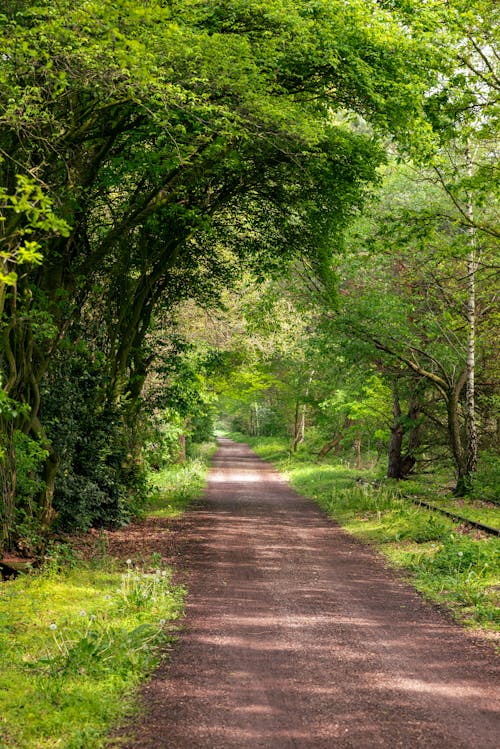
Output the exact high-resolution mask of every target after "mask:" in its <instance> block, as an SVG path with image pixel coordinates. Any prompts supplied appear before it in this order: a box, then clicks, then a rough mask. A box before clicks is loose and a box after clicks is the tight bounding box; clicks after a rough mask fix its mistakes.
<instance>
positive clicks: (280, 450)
mask: <svg viewBox="0 0 500 749" xmlns="http://www.w3.org/2000/svg"><path fill="white" fill-rule="evenodd" d="M248 442H249V444H251V446H252V449H253V450H255V451H256V453H257V454H258V455H260V456H261V457H262V458H263V459H265V460H266V461H270V462H271V463H272V464H273V465H275V466H276V467H277V468H278V470H280V471H281V472H283V474H284V475H285V476H286V477H287V480H288V481H289V482H290V485H291V486H293V488H295V489H296V490H297V491H298V492H300V493H301V494H303V495H305V496H307V497H310V498H311V499H314V500H315V501H316V502H317V503H318V504H319V506H320V507H321V508H322V509H323V510H324V511H325V512H326V513H327V514H328V515H329V517H331V518H332V519H333V520H335V521H336V522H338V523H340V525H341V526H342V527H343V528H345V530H347V531H348V532H349V533H352V534H354V536H356V538H359V539H360V540H362V541H364V542H367V543H369V544H371V545H372V546H374V547H375V548H376V549H377V550H378V551H380V552H381V553H382V554H383V555H384V556H385V557H386V558H387V559H388V560H389V562H390V564H391V565H393V566H394V567H396V568H398V569H399V570H401V571H402V572H403V573H404V574H406V576H407V579H408V580H409V582H410V583H411V584H412V585H414V586H415V587H416V588H417V590H419V591H420V592H421V593H422V594H423V595H425V596H426V597H427V598H429V599H430V600H431V601H433V602H435V603H437V604H439V605H441V606H443V607H445V608H446V609H447V610H448V611H449V612H450V613H452V615H453V616H454V617H455V619H456V620H457V621H459V622H460V623H462V624H463V625H464V626H466V627H468V628H473V629H474V631H475V632H476V634H478V635H479V634H480V635H481V636H483V637H485V638H487V639H489V640H491V641H493V642H496V643H500V540H499V538H498V537H495V536H492V535H489V534H488V533H485V532H483V531H480V530H478V529H476V528H474V527H471V526H469V525H467V524H466V523H461V522H453V520H451V519H450V518H448V517H446V516H444V515H442V514H441V513H439V512H431V511H429V510H428V509H426V508H425V507H419V506H417V505H415V504H414V503H413V502H412V501H411V498H409V497H408V496H406V495H408V494H416V493H417V492H420V496H422V498H423V499H425V500H426V501H428V502H431V503H432V504H435V505H437V506H440V507H443V508H447V509H448V510H450V511H453V512H456V513H458V514H459V515H461V516H462V517H466V518H470V519H471V520H479V521H482V522H483V523H485V524H487V525H491V526H493V527H496V528H500V506H498V505H496V504H494V503H493V502H491V501H490V502H481V501H478V500H468V501H467V500H464V499H461V500H457V499H454V498H453V497H451V496H446V497H444V496H443V495H442V493H438V492H436V490H435V489H432V488H430V489H429V488H428V489H426V492H425V494H423V493H422V485H421V484H419V483H418V482H417V481H412V482H404V483H402V484H401V483H399V484H397V483H395V482H392V483H391V482H380V481H376V480H375V478H374V474H373V472H372V473H370V472H369V471H359V470H353V469H349V468H348V467H347V466H346V465H345V464H343V463H341V462H340V461H332V462H327V463H318V462H317V460H314V458H313V456H312V455H309V454H308V453H307V452H306V451H304V452H299V453H298V454H295V455H291V454H290V452H289V450H288V449H287V448H288V445H287V444H286V442H285V440H279V439H276V438H251V439H250V440H248Z"/></svg>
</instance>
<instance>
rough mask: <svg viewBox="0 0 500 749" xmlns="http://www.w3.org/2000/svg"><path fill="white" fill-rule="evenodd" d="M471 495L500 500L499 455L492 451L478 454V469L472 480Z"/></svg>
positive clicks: (478, 497)
mask: <svg viewBox="0 0 500 749" xmlns="http://www.w3.org/2000/svg"><path fill="white" fill-rule="evenodd" d="M471 496H472V497H475V498H477V499H487V500H492V501H497V502H498V501H500V456H499V455H497V454H496V453H493V452H484V453H482V454H481V455H480V458H479V465H478V471H477V473H476V475H475V476H474V478H473V480H472V492H471Z"/></svg>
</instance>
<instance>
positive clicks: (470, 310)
mask: <svg viewBox="0 0 500 749" xmlns="http://www.w3.org/2000/svg"><path fill="white" fill-rule="evenodd" d="M466 158H467V174H468V176H469V177H471V176H472V161H471V156H470V150H469V145H468V144H467V151H466ZM467 216H468V219H469V221H470V227H469V238H470V252H469V256H468V258H467V323H468V326H469V331H468V341H467V384H466V397H465V430H466V447H465V450H466V456H465V477H464V482H463V483H464V484H465V483H467V484H468V485H469V488H470V483H471V479H472V475H473V474H474V473H475V472H476V470H477V429H476V414H475V383H474V378H475V363H476V361H475V360H476V350H475V349H476V272H477V259H476V246H475V245H476V237H475V230H474V208H473V203H472V197H471V195H470V194H469V195H468V196H467Z"/></svg>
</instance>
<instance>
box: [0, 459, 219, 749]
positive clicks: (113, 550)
mask: <svg viewBox="0 0 500 749" xmlns="http://www.w3.org/2000/svg"><path fill="white" fill-rule="evenodd" d="M206 457H207V459H208V455H207V456H206ZM205 475H206V460H199V459H198V460H190V461H188V462H187V463H186V464H185V465H183V466H178V467H174V469H172V470H170V471H164V472H163V473H162V474H158V475H157V476H156V481H157V484H158V491H157V493H156V497H155V499H154V501H153V502H152V503H151V506H150V508H149V510H150V512H151V514H148V516H147V517H145V518H144V519H142V520H139V521H136V522H133V523H132V524H130V525H128V526H126V527H124V528H120V529H117V530H115V531H104V530H100V531H97V530H91V531H90V532H89V533H86V534H82V535H80V536H68V537H67V538H66V541H65V542H64V543H60V542H59V543H57V544H53V545H52V546H51V547H50V548H49V549H48V551H47V554H46V560H45V564H44V565H43V568H42V569H41V570H37V571H32V572H31V573H30V574H21V575H19V576H18V577H17V578H16V579H13V580H9V581H7V582H4V583H0V702H1V704H2V710H1V713H0V749H53V748H55V747H62V748H63V749H98V748H100V747H103V746H104V745H105V744H106V742H107V738H106V737H107V735H108V733H109V730H110V728H111V726H113V725H114V724H116V723H117V722H119V721H121V720H123V717H124V716H125V715H127V714H130V712H133V711H134V710H136V709H137V691H136V690H137V686H138V684H139V683H140V682H141V681H142V680H143V679H144V678H145V677H147V676H148V675H150V674H151V672H152V671H153V670H154V668H155V667H156V666H157V665H158V664H159V662H160V660H161V659H162V658H165V657H167V655H168V653H169V651H170V649H171V646H172V644H173V642H174V641H175V639H176V637H177V634H178V628H179V620H180V619H181V618H182V616H183V613H184V599H185V589H184V587H183V586H182V584H180V583H179V581H177V580H175V579H174V577H173V571H174V569H175V567H176V563H177V561H178V558H177V554H178V549H179V544H180V540H181V537H182V534H183V533H188V526H187V525H186V524H185V523H184V522H182V523H181V522H179V520H178V519H176V518H178V517H179V516H180V515H181V514H182V512H183V510H184V509H185V508H186V506H187V505H188V504H189V502H191V501H192V499H193V498H194V497H197V496H199V495H200V493H201V491H202V488H203V486H204V483H205Z"/></svg>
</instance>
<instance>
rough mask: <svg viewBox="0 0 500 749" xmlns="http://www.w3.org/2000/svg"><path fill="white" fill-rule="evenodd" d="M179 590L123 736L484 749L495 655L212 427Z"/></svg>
mask: <svg viewBox="0 0 500 749" xmlns="http://www.w3.org/2000/svg"><path fill="white" fill-rule="evenodd" d="M189 519H190V523H191V529H190V538H189V540H188V543H187V545H186V547H185V549H184V553H183V556H184V558H185V559H188V560H189V561H188V567H189V588H190V594H189V598H188V606H187V620H186V627H185V628H184V629H183V632H182V634H181V636H180V639H179V642H178V644H177V646H176V648H175V657H174V658H173V659H172V663H171V664H170V665H169V666H168V667H167V666H165V665H164V666H162V667H160V669H159V670H158V671H157V672H156V673H155V676H154V678H153V679H152V680H151V681H150V682H148V684H147V685H145V686H144V688H143V689H142V705H143V714H142V721H141V723H140V724H139V723H138V722H137V721H134V722H133V723H132V722H130V723H128V724H127V725H125V726H124V727H123V728H122V730H121V731H120V732H119V733H118V734H117V735H116V737H115V738H116V743H117V744H118V745H120V746H121V747H127V748H128V749H160V748H161V749H167V748H168V749H258V748H261V749H270V747H272V748H273V749H292V747H294V748H295V749H297V748H298V747H300V749H323V748H324V749H331V747H332V746H335V747H336V749H359V748H360V747H367V749H368V748H370V749H373V748H374V747H380V748H382V747H384V749H385V748H386V747H391V748H393V747H394V748H395V747H405V748H406V747H409V746H411V747H418V748H422V749H476V748H477V749H490V748H491V749H493V747H495V749H496V746H497V739H498V731H499V728H500V725H499V712H498V707H499V704H498V697H499V694H498V677H499V671H498V664H497V663H496V660H495V658H494V654H493V651H492V649H491V647H490V646H489V645H486V644H484V643H481V642H474V641H472V639H471V638H470V637H468V636H467V634H466V633H465V632H464V631H463V630H461V629H460V628H459V627H458V626H457V625H455V624H454V623H452V622H451V621H450V619H449V618H448V617H446V616H444V615H443V614H442V613H441V612H440V611H438V610H437V609H436V608H435V607H432V606H429V605H428V604H426V603H425V602H423V601H422V599H421V598H420V597H419V596H418V594H417V593H416V592H415V591H414V589H413V588H411V587H410V586H408V585H406V584H405V583H404V582H403V581H402V580H401V578H400V577H399V576H397V575H394V574H393V572H392V571H391V570H388V569H387V567H386V566H385V565H384V564H383V562H382V559H381V557H380V556H379V555H377V554H376V553H375V552H374V551H373V550H372V549H370V547H369V546H368V545H367V544H363V543H361V542H360V541H359V540H356V539H355V538H353V537H352V536H350V535H348V534H346V533H344V532H343V531H342V530H341V529H340V527H339V526H338V525H336V524H334V523H332V522H331V521H329V520H328V519H327V518H326V517H325V515H324V513H323V512H321V511H320V510H319V509H318V508H317V507H316V506H315V505H314V503H312V502H311V501H310V500H308V499H305V498H304V497H302V496H300V495H298V494H297V493H296V492H294V491H293V490H292V489H290V488H289V486H287V484H286V483H285V482H284V481H283V479H282V478H281V477H280V476H279V475H278V474H277V473H276V472H275V471H274V470H273V469H272V468H271V467H270V466H269V465H267V464H265V463H263V462H262V461H261V460H259V459H258V458H257V457H256V456H255V454H253V453H252V452H251V451H250V450H249V449H248V448H247V446H245V445H243V444H234V443H233V444H231V443H230V442H229V441H223V444H222V447H221V450H220V452H219V453H218V455H217V456H216V459H215V464H214V467H213V468H212V470H211V473H210V478H209V486H208V489H207V491H206V493H205V496H204V502H203V504H202V505H201V506H200V507H198V508H197V509H196V511H195V512H192V513H189Z"/></svg>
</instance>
